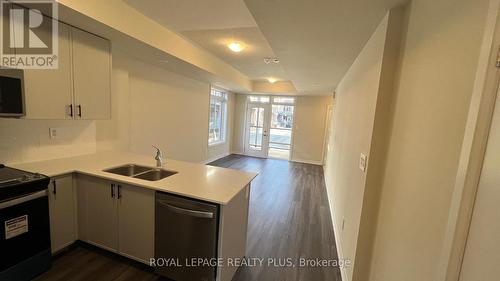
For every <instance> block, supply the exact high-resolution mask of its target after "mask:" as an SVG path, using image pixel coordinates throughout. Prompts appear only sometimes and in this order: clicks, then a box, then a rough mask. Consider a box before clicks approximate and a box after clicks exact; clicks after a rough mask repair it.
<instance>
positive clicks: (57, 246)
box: [49, 175, 76, 253]
mask: <svg viewBox="0 0 500 281" xmlns="http://www.w3.org/2000/svg"><path fill="white" fill-rule="evenodd" d="M74 195H75V194H74V190H73V177H72V176H71V175H68V176H64V177H58V178H54V179H52V181H51V183H50V185H49V210H50V240H51V244H52V253H54V252H56V251H59V250H61V249H63V248H64V247H66V246H69V245H70V244H72V243H73V242H75V240H76V233H75V201H74V199H75V196H74Z"/></svg>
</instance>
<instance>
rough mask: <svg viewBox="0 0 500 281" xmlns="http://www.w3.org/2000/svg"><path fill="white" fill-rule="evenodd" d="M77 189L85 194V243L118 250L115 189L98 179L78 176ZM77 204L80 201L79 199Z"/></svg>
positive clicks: (109, 183)
mask: <svg viewBox="0 0 500 281" xmlns="http://www.w3.org/2000/svg"><path fill="white" fill-rule="evenodd" d="M78 188H79V189H81V190H80V192H79V194H78V196H80V195H81V193H85V197H86V198H85V200H84V201H85V202H83V204H86V206H85V209H86V210H85V212H86V216H85V218H84V219H85V220H86V221H85V222H84V224H85V228H86V231H85V232H86V233H84V234H81V236H84V237H86V240H85V241H87V242H89V243H91V244H94V245H96V246H99V247H102V248H104V249H107V250H110V251H117V250H118V203H117V201H118V200H117V198H116V197H117V196H116V188H113V185H112V183H111V182H109V181H106V180H102V179H99V178H94V177H88V176H79V178H78ZM79 202H81V201H80V199H79Z"/></svg>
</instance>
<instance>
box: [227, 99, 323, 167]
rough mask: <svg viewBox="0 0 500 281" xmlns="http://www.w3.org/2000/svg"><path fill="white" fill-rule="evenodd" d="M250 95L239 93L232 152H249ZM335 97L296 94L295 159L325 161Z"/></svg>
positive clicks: (236, 101) (293, 157)
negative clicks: (329, 112)
mask: <svg viewBox="0 0 500 281" xmlns="http://www.w3.org/2000/svg"><path fill="white" fill-rule="evenodd" d="M247 98H248V95H243V94H241V95H236V100H235V105H234V107H235V114H234V133H233V141H232V146H231V152H234V153H244V151H245V126H246V124H245V122H246V117H245V116H246V106H247V104H246V102H247ZM331 102H332V97H331V96H296V97H295V109H294V121H293V122H294V124H293V141H292V157H291V158H292V161H297V162H306V163H313V164H318V165H321V164H323V145H324V141H325V128H326V114H327V109H328V105H329V104H330V103H331Z"/></svg>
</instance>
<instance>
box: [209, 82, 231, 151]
mask: <svg viewBox="0 0 500 281" xmlns="http://www.w3.org/2000/svg"><path fill="white" fill-rule="evenodd" d="M226 124H227V93H226V92H224V91H223V90H220V89H216V88H212V89H211V91H210V120H209V126H208V144H209V145H213V144H218V143H223V142H225V141H226Z"/></svg>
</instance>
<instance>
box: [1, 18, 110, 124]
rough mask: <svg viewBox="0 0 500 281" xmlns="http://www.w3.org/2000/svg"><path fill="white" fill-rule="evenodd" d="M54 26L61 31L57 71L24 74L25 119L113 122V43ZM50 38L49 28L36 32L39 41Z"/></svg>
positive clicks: (59, 33)
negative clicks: (105, 120)
mask: <svg viewBox="0 0 500 281" xmlns="http://www.w3.org/2000/svg"><path fill="white" fill-rule="evenodd" d="M2 20H4V18H3V17H2ZM44 20H52V19H50V18H47V17H44ZM54 22H55V23H54V24H58V27H59V28H58V55H57V56H58V68H57V69H26V70H24V94H25V103H26V118H28V119H59V120H62V119H90V120H94V119H110V118H111V44H110V41H109V40H106V39H104V38H101V37H98V36H96V35H94V34H91V33H88V32H85V31H83V30H80V29H77V28H74V27H72V26H69V25H67V24H64V23H62V22H58V21H56V20H54ZM14 35H15V34H14ZM51 35H52V34H51V30H50V25H42V26H41V27H39V30H37V36H39V37H50V36H51ZM16 50H17V49H16ZM17 51H20V50H17Z"/></svg>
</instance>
